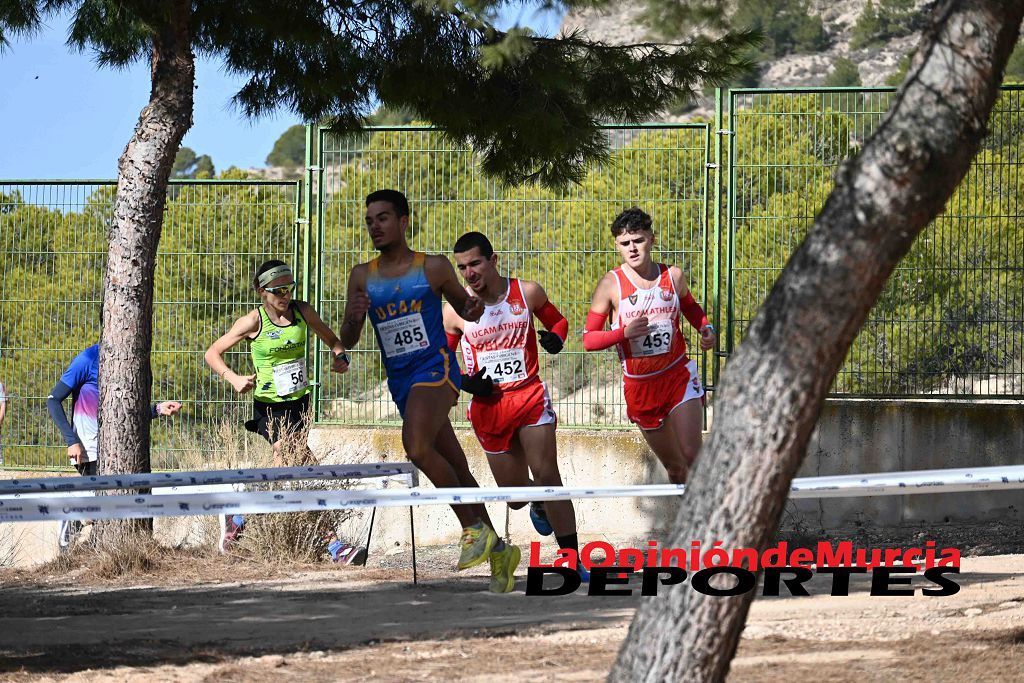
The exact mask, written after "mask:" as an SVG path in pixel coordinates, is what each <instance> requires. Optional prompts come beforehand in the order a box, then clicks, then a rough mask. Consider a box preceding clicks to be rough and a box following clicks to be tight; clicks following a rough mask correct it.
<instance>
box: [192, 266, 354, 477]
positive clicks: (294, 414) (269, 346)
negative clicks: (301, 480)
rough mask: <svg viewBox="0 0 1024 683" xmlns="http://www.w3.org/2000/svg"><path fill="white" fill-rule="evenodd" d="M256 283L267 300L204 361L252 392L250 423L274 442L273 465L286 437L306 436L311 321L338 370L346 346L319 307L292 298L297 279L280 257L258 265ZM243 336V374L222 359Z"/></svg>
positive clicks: (277, 462)
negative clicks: (247, 359)
mask: <svg viewBox="0 0 1024 683" xmlns="http://www.w3.org/2000/svg"><path fill="white" fill-rule="evenodd" d="M253 288H255V290H256V291H257V292H258V293H259V295H260V298H262V299H263V305H262V306H260V307H259V308H257V309H254V310H252V311H250V312H249V313H247V314H245V315H244V316H242V317H241V318H239V319H238V320H237V321H235V324H234V325H232V326H231V329H230V330H229V331H228V333H227V334H225V335H224V336H222V337H221V338H220V339H218V340H217V341H215V342H214V343H213V344H212V345H211V346H210V348H209V349H207V350H206V363H207V364H208V365H209V366H210V367H211V368H212V369H213V371H214V372H216V373H217V374H218V375H219V376H220V377H221V379H224V380H226V381H227V382H229V383H230V384H231V386H232V387H233V388H234V390H235V391H237V392H238V393H240V394H245V393H248V392H250V391H251V392H253V417H252V419H251V420H248V421H247V422H246V423H245V427H246V429H248V430H249V431H251V432H255V433H257V434H259V435H260V436H262V437H263V438H265V439H266V440H267V441H268V442H269V443H271V444H273V447H274V465H275V466H278V467H280V466H281V465H282V464H283V462H282V458H281V450H282V445H283V443H284V441H285V439H291V438H296V437H298V438H302V437H304V436H305V434H304V431H305V430H304V429H303V427H304V417H305V415H306V414H307V413H308V411H309V377H308V374H307V360H308V358H307V355H308V344H307V336H308V335H307V326H308V327H309V328H310V329H312V330H313V332H315V333H316V335H317V336H318V337H320V339H321V340H323V342H324V344H326V345H327V346H328V348H330V349H331V351H332V353H334V367H333V368H332V370H333V371H334V372H339V373H340V372H345V371H347V370H348V356H347V355H346V354H345V347H343V346H342V345H341V342H340V341H339V340H338V337H337V336H335V334H334V332H332V331H331V328H330V327H328V326H327V324H326V323H324V321H323V320H321V319H320V316H319V315H318V314H317V312H316V311H315V310H314V309H313V307H312V306H310V305H309V304H308V303H306V302H304V301H295V300H293V299H292V293H293V291H294V290H295V279H294V277H293V276H292V271H291V269H290V268H289V267H288V266H287V265H286V264H285V263H284V262H282V261H267V262H266V263H264V264H263V265H261V266H260V267H259V269H257V271H256V276H255V278H253ZM243 339H245V340H248V341H249V349H250V352H251V353H252V361H253V367H254V368H255V370H256V372H255V373H254V374H251V375H248V374H247V375H239V374H237V373H236V372H234V371H233V370H231V368H229V367H228V365H227V363H225V362H224V353H225V352H226V351H228V349H230V348H232V347H233V346H235V345H236V344H238V343H239V342H241V341H242V340H243Z"/></svg>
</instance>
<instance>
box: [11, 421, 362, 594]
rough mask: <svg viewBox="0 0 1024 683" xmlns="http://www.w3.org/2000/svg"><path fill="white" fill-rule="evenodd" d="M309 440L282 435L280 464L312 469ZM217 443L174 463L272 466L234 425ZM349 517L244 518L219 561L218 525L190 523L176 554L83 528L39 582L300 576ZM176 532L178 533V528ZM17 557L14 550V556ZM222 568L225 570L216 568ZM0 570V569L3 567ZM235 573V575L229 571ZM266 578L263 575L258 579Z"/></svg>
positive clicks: (316, 484) (264, 449)
mask: <svg viewBox="0 0 1024 683" xmlns="http://www.w3.org/2000/svg"><path fill="white" fill-rule="evenodd" d="M306 437H307V432H305V431H302V432H297V433H295V434H289V435H286V436H285V438H283V439H282V444H283V447H282V448H281V451H280V454H279V456H280V458H281V460H282V461H283V464H284V465H286V466H297V465H305V464H310V463H313V462H315V461H314V460H313V458H312V454H311V453H310V451H309V449H308V448H307V447H306V443H307V441H306ZM214 438H215V440H216V441H215V443H213V444H211V443H210V442H208V441H207V442H205V443H200V442H199V441H198V440H196V441H195V442H193V443H187V444H184V445H185V448H184V449H183V450H182V451H181V452H180V455H179V457H178V462H177V464H178V466H179V467H180V468H181V469H183V470H195V471H201V470H213V469H235V468H262V467H271V466H273V465H274V453H273V450H272V448H271V447H270V446H269V444H266V443H265V442H264V441H263V439H253V438H251V436H250V435H248V434H246V433H245V432H244V430H242V428H241V427H240V426H238V425H234V424H227V423H222V424H221V425H220V427H219V428H218V430H217V432H216V435H215V437H214ZM247 488H248V490H275V489H277V490H282V489H319V490H329V489H333V490H336V489H341V488H348V483H347V482H344V481H303V482H282V483H279V484H267V485H258V486H253V485H250V486H248V487H247ZM350 515H351V511H350V510H325V511H311V512H296V513H282V514H253V515H246V523H245V529H244V532H243V533H242V535H241V537H240V539H239V540H238V541H237V542H236V543H235V544H234V545H233V546H232V547H231V550H230V553H229V555H228V556H227V557H223V556H220V555H219V552H218V543H219V540H220V532H221V529H220V519H219V517H216V516H201V517H194V518H183V519H188V520H189V521H188V522H181V524H185V525H188V530H187V533H185V534H184V535H183V537H182V538H181V539H180V542H178V543H177V544H176V545H174V546H170V547H169V546H167V545H162V544H160V543H158V542H157V541H156V540H155V539H154V538H153V537H152V536H151V535H149V534H148V533H141V534H140V533H138V532H137V531H133V530H132V529H130V528H126V526H128V525H125V524H123V523H122V524H110V525H108V524H103V526H102V528H101V527H100V526H98V525H97V526H95V527H93V528H88V527H87V528H86V530H85V531H84V532H83V534H82V535H81V537H80V540H79V542H77V543H76V544H75V545H74V547H73V548H72V549H71V550H70V551H68V552H66V553H63V554H61V555H59V556H57V557H56V558H55V559H53V560H51V561H50V562H47V563H45V564H44V565H42V566H40V567H38V568H37V571H39V572H40V573H42V574H44V575H51V576H66V575H68V574H82V575H88V576H89V577H95V578H97V579H104V580H116V579H123V580H135V579H139V578H142V577H152V576H154V575H156V576H159V575H162V574H164V573H166V572H174V571H182V570H184V567H183V566H182V563H183V561H185V562H187V563H188V564H189V565H192V564H196V565H197V566H198V565H204V566H205V565H207V564H209V563H210V562H212V563H213V564H214V565H217V567H220V568H221V569H224V571H219V570H218V569H216V568H214V567H206V569H207V570H210V569H214V574H226V575H230V574H231V573H232V572H233V571H237V570H238V569H239V566H238V565H239V563H240V562H241V563H246V564H249V565H252V566H250V567H249V568H248V569H247V570H245V571H244V572H243V573H246V574H248V573H252V572H255V573H256V574H260V573H261V572H262V570H261V567H263V568H264V569H266V570H268V571H271V572H273V571H276V570H279V569H282V568H284V567H288V566H290V567H293V568H297V567H298V566H300V565H304V566H305V567H306V568H310V567H309V565H310V564H311V563H317V562H323V561H324V560H327V559H329V555H328V553H327V543H328V537H329V536H330V535H331V534H333V533H335V532H336V530H337V529H339V527H340V525H341V524H342V523H343V522H344V521H345V520H347V519H348V518H349V516H350ZM179 528H180V527H179ZM11 552H12V553H13V552H16V548H15V549H12V551H11ZM221 565H223V567H221ZM0 566H3V565H2V564H0ZM232 566H234V570H232V569H231V567H232ZM262 573H265V572H262Z"/></svg>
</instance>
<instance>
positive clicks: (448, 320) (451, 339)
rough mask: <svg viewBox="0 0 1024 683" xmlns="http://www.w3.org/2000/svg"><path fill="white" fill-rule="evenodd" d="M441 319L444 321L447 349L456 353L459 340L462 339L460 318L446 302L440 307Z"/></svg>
mask: <svg viewBox="0 0 1024 683" xmlns="http://www.w3.org/2000/svg"><path fill="white" fill-rule="evenodd" d="M441 318H442V320H444V336H445V339H447V340H448V348H449V349H451V350H452V351H453V352H454V351H457V350H458V348H459V340H461V339H462V332H463V327H462V318H460V317H459V314H458V313H456V312H455V309H454V308H452V305H451V304H450V303H448V302H445V303H444V305H443V306H442V307H441Z"/></svg>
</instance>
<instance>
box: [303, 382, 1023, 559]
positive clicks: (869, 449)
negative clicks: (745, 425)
mask: <svg viewBox="0 0 1024 683" xmlns="http://www.w3.org/2000/svg"><path fill="white" fill-rule="evenodd" d="M459 438H460V440H461V441H462V443H463V446H464V447H465V449H466V453H467V456H468V458H469V462H470V468H471V469H472V471H473V472H474V473H475V474H476V476H477V479H478V480H479V481H480V483H481V485H486V486H490V485H493V479H492V478H491V476H490V470H489V468H488V466H487V463H486V459H485V456H484V454H483V453H482V452H481V450H480V448H479V446H478V445H477V443H476V440H475V439H474V438H473V436H472V434H471V433H470V432H468V431H462V432H460V433H459ZM311 442H312V443H311V445H312V447H313V448H314V450H315V451H316V452H317V453H318V454H322V455H323V456H325V457H326V458H327V459H328V461H329V462H334V461H337V462H347V461H363V460H367V461H370V460H373V459H374V458H384V459H400V458H401V457H402V451H401V443H400V440H399V437H398V433H397V431H393V430H352V429H343V428H330V427H323V428H319V429H317V430H316V432H315V433H314V435H313V437H312V439H311ZM558 444H559V463H560V466H561V470H562V478H563V480H564V481H565V482H566V483H571V484H585V485H594V486H605V485H614V484H633V483H665V482H666V479H665V476H664V470H663V469H662V468H661V465H660V463H658V462H657V461H656V459H655V458H654V456H653V455H652V454H651V453H650V451H649V450H648V449H647V447H646V444H645V443H644V442H643V439H642V438H641V437H640V436H639V433H638V432H637V431H636V430H632V431H626V432H580V431H570V430H560V431H559V433H558ZM353 458H355V460H353ZM1021 463H1024V402H1010V401H1003V402H968V401H963V402H956V401H948V400H934V401H928V400H921V401H903V400H874V399H872V400H856V399H853V400H850V399H847V400H830V401H827V402H826V405H825V406H824V408H823V410H822V414H821V418H820V420H819V423H818V428H817V429H816V431H815V433H814V435H813V437H812V440H811V443H810V445H809V448H808V455H807V459H806V460H805V462H804V465H803V467H802V469H801V471H800V474H799V476H801V477H807V476H819V475H829V474H855V473H872V472H893V471H901V470H927V469H945V468H960V467H971V466H977V467H987V466H994V465H1010V464H1021ZM424 485H429V484H427V483H426V482H424ZM576 504H577V519H578V522H579V528H580V535H581V537H582V538H585V539H586V540H594V539H605V540H609V541H611V542H621V541H623V540H629V539H636V538H638V537H642V536H644V535H645V534H647V533H649V532H650V531H651V530H653V529H659V528H664V527H665V526H666V525H667V524H668V523H669V522H670V521H671V519H672V518H673V516H674V510H675V509H676V508H675V506H676V505H678V501H677V500H674V499H667V498H662V499H636V498H617V499H600V500H591V501H577V503H576ZM1021 508H1024V490H1022V491H1020V492H1007V493H994V492H971V493H955V494H920V495H912V496H886V497H875V498H865V497H860V498H833V499H828V500H820V501H819V500H801V501H791V502H790V503H789V507H788V509H789V511H790V512H791V513H792V514H793V515H794V516H795V517H796V518H799V519H803V520H804V521H806V522H808V523H812V524H816V525H821V526H822V527H824V528H835V527H839V526H843V525H850V524H853V523H854V522H858V521H861V522H863V521H869V522H871V523H872V524H875V525H877V526H891V525H896V524H900V523H904V522H915V523H924V524H928V523H937V522H945V521H957V520H991V519H1006V518H1017V516H1018V515H1019V510H1020V509H1021ZM489 511H490V514H491V518H492V520H493V521H494V523H495V525H497V526H498V527H499V531H502V529H503V527H504V523H505V522H504V520H505V516H506V511H505V507H504V506H500V505H492V506H489ZM414 514H415V520H416V536H417V538H416V540H417V543H424V544H430V543H443V542H452V541H453V540H454V539H455V538H456V537H457V536H458V533H459V530H458V528H457V524H456V521H455V517H454V515H453V514H452V513H451V511H450V510H449V509H448V508H447V507H445V506H429V507H428V506H424V507H420V508H417V509H416V511H415V513H414ZM510 519H511V526H510V528H511V531H512V536H513V539H529V538H533V537H535V533H534V532H533V530H532V527H531V525H530V522H529V518H528V515H527V513H526V511H513V512H512V513H511V515H510ZM374 524H375V530H374V543H376V542H377V539H378V538H381V539H382V542H384V543H386V544H389V545H394V544H396V543H398V544H404V543H407V542H408V540H409V531H408V527H409V513H408V510H407V509H404V510H401V511H399V510H397V509H392V510H385V511H383V512H381V511H378V515H377V519H376V521H375V523H374ZM359 531H360V529H356V530H354V533H357V534H358V532H359Z"/></svg>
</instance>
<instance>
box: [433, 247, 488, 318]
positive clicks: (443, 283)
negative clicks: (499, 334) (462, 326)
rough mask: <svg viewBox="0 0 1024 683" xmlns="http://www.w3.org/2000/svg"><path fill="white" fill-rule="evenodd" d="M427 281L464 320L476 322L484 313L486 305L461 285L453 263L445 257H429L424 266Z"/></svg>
mask: <svg viewBox="0 0 1024 683" xmlns="http://www.w3.org/2000/svg"><path fill="white" fill-rule="evenodd" d="M424 270H425V271H426V274H427V281H428V282H429V283H430V286H431V287H432V288H433V289H434V291H435V292H439V293H440V294H441V295H442V296H444V298H445V299H446V300H447V301H448V303H449V304H451V306H452V309H453V310H454V311H455V312H456V313H457V314H458V315H459V316H460V317H461V318H463V319H464V320H469V321H471V322H476V321H477V320H479V319H480V315H481V314H482V313H483V310H484V305H483V302H482V301H480V299H478V298H477V297H475V296H471V295H470V294H469V293H468V292H467V291H466V290H465V289H464V288H463V287H462V285H460V284H459V279H458V276H456V275H455V268H453V267H452V264H451V261H449V260H448V259H446V258H445V257H444V256H436V255H435V256H428V257H427V261H426V263H425V264H424Z"/></svg>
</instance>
